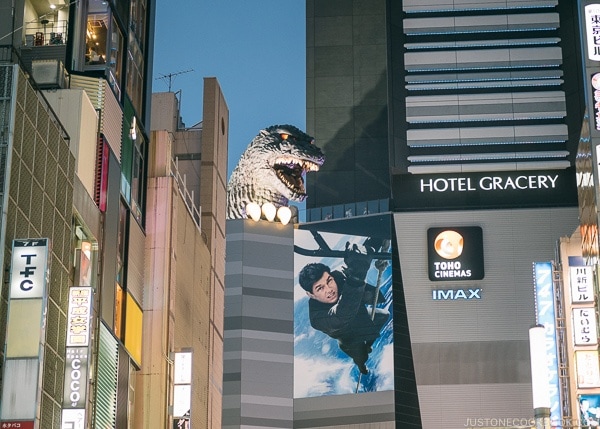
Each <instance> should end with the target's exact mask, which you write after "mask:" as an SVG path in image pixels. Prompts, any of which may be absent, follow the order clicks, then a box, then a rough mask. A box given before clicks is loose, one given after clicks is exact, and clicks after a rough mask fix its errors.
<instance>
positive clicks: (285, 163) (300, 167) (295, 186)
mask: <svg viewBox="0 0 600 429" xmlns="http://www.w3.org/2000/svg"><path fill="white" fill-rule="evenodd" d="M273 169H274V170H275V173H276V174H277V177H278V178H279V180H281V182H282V183H283V184H284V185H285V186H286V187H287V188H288V189H290V190H291V191H293V192H295V193H296V194H300V195H304V194H306V189H305V188H304V180H303V179H302V174H303V173H304V172H305V171H317V170H318V169H319V165H318V164H316V163H314V162H311V161H303V160H299V159H278V160H277V161H275V164H274V165H273Z"/></svg>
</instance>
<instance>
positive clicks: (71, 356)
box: [63, 347, 88, 409]
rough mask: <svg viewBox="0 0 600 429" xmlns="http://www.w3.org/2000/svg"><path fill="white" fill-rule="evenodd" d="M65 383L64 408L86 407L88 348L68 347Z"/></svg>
mask: <svg viewBox="0 0 600 429" xmlns="http://www.w3.org/2000/svg"><path fill="white" fill-rule="evenodd" d="M65 367H66V369H67V370H66V371H65V384H64V393H63V409H68V408H85V401H86V389H87V372H88V348H87V347H68V348H67V355H66V356H65Z"/></svg>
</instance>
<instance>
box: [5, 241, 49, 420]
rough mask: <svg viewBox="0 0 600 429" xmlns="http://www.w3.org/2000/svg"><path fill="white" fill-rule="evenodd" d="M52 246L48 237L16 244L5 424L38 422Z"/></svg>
mask: <svg viewBox="0 0 600 429" xmlns="http://www.w3.org/2000/svg"><path fill="white" fill-rule="evenodd" d="M48 247H49V242H48V239H47V238H39V239H24V240H13V243H12V254H11V264H10V281H9V290H8V318H7V323H6V344H4V347H5V350H6V353H5V356H4V366H3V370H4V377H3V385H2V397H1V398H0V403H1V404H2V411H1V413H0V422H1V424H0V426H1V427H3V428H4V427H23V428H27V427H33V426H34V424H35V423H34V422H36V421H37V417H36V414H37V413H36V411H37V408H38V405H39V401H40V392H41V386H40V383H41V376H42V374H41V368H42V367H43V366H42V362H43V357H44V354H43V345H44V339H45V326H46V283H47V274H48ZM15 424H18V425H19V426H14V425H15ZM6 425H13V426H6Z"/></svg>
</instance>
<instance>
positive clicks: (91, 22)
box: [85, 1, 110, 68]
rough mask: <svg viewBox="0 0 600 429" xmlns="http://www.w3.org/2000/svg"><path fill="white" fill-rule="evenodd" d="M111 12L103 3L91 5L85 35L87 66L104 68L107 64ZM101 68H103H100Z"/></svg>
mask: <svg viewBox="0 0 600 429" xmlns="http://www.w3.org/2000/svg"><path fill="white" fill-rule="evenodd" d="M109 17H110V12H109V9H108V5H107V4H104V5H102V2H93V1H91V2H90V3H89V11H88V16H87V24H86V34H85V45H86V53H85V64H86V66H95V67H93V68H102V67H103V65H104V64H106V53H107V51H108V41H109V39H108V30H109V29H108V27H109V23H110V21H109ZM98 66H101V67H98Z"/></svg>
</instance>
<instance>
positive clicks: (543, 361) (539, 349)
mask: <svg viewBox="0 0 600 429" xmlns="http://www.w3.org/2000/svg"><path fill="white" fill-rule="evenodd" d="M529 353H530V359H531V387H532V390H533V415H534V418H535V428H536V429H550V385H549V383H548V379H549V374H548V364H547V362H548V357H547V356H546V328H545V327H544V326H543V325H535V326H534V327H532V328H530V329H529Z"/></svg>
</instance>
